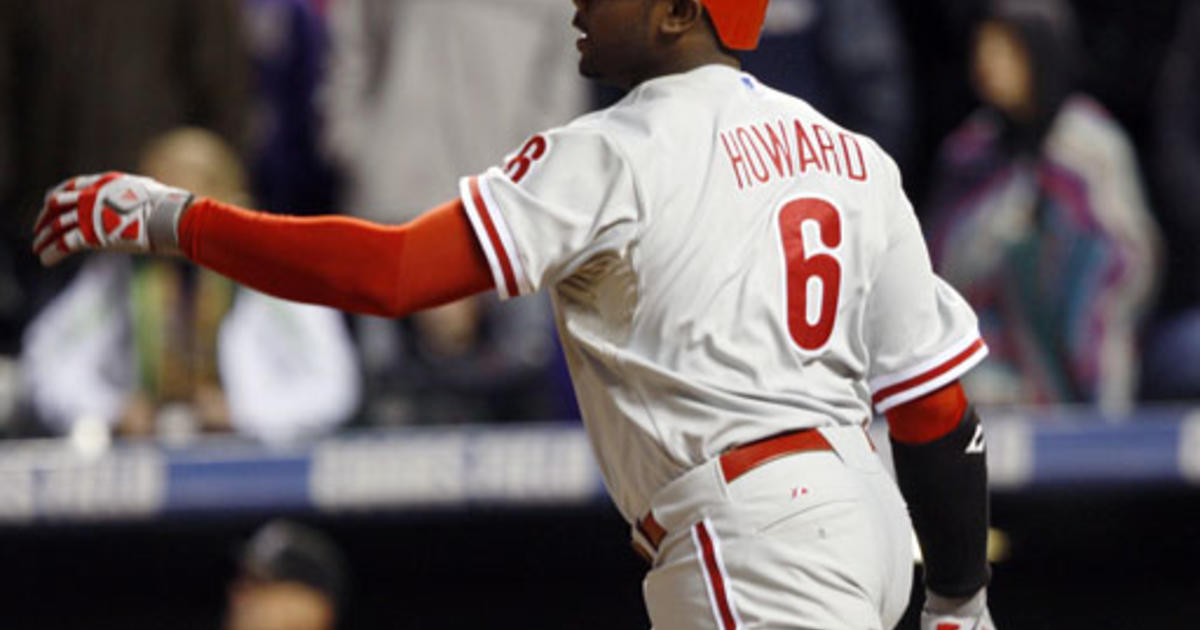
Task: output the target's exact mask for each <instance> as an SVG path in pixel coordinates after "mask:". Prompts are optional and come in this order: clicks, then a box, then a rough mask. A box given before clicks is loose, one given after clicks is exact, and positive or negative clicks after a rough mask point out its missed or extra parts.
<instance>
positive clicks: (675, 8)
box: [659, 0, 704, 37]
mask: <svg viewBox="0 0 1200 630" xmlns="http://www.w3.org/2000/svg"><path fill="white" fill-rule="evenodd" d="M664 2H665V4H666V5H667V11H666V15H665V16H663V20H662V22H660V25H659V28H660V29H661V32H662V34H663V35H667V36H671V37H679V36H680V35H683V34H684V33H687V32H688V31H690V30H692V29H693V28H696V26H697V25H700V24H701V23H702V22H703V21H704V20H703V18H704V7H703V6H702V5H701V4H700V0H664Z"/></svg>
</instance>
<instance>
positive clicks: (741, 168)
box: [720, 132, 750, 190]
mask: <svg viewBox="0 0 1200 630" xmlns="http://www.w3.org/2000/svg"><path fill="white" fill-rule="evenodd" d="M720 136H721V144H723V145H725V154H726V155H728V156H729V165H730V166H731V167H733V174H734V176H736V177H737V184H738V189H739V190H741V189H742V188H745V187H746V186H745V184H743V183H742V173H746V179H747V180H748V179H750V173H749V172H748V171H747V170H746V156H745V155H743V154H742V150H741V149H740V148H738V144H737V141H736V140H735V141H734V142H733V146H730V144H729V139H728V138H726V137H725V133H724V132H721V134H720Z"/></svg>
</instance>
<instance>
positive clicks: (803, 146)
mask: <svg viewBox="0 0 1200 630" xmlns="http://www.w3.org/2000/svg"><path fill="white" fill-rule="evenodd" d="M796 146H797V147H799V149H800V172H801V173H807V172H808V165H809V164H816V165H817V168H819V169H821V170H822V171H827V170H829V169H827V168H825V163H824V162H822V161H821V158H820V156H819V155H817V151H816V149H814V148H813V145H812V142H811V141H810V140H809V139H808V134H807V133H806V132H805V131H804V124H803V123H801V122H800V120H799V119H797V120H796Z"/></svg>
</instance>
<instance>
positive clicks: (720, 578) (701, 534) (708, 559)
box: [695, 521, 738, 630]
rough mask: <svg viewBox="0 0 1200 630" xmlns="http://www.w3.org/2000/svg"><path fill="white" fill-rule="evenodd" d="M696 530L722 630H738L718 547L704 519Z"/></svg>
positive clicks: (697, 525) (697, 524)
mask: <svg viewBox="0 0 1200 630" xmlns="http://www.w3.org/2000/svg"><path fill="white" fill-rule="evenodd" d="M695 530H696V539H697V540H699V541H700V548H701V551H702V554H703V556H704V569H705V571H704V572H705V573H707V574H708V584H709V586H710V587H711V588H712V594H713V598H714V600H715V601H716V604H717V612H718V613H720V617H721V618H720V622H721V628H722V630H736V629H737V628H738V623H737V620H736V619H735V618H734V616H733V607H732V606H730V604H729V598H728V597H726V592H727V591H726V590H725V588H726V584H725V575H724V574H723V573H721V565H720V564H719V563H718V562H717V552H716V548H715V546H714V545H713V541H712V537H711V536H710V535H709V533H708V527H707V525H706V524H705V522H704V521H700V522H699V523H696V527H695Z"/></svg>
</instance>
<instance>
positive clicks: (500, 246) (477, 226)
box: [458, 177, 533, 300]
mask: <svg viewBox="0 0 1200 630" xmlns="http://www.w3.org/2000/svg"><path fill="white" fill-rule="evenodd" d="M458 187H459V194H460V195H461V196H462V200H463V206H464V207H465V208H466V210H467V218H468V219H469V220H470V222H471V229H472V230H474V232H475V238H476V239H478V241H479V245H480V247H482V248H483V253H484V255H485V256H486V257H487V261H488V266H489V267H490V268H491V270H492V276H493V278H494V279H495V281H496V290H497V292H498V293H499V294H500V297H501V299H505V300H507V299H509V298H513V297H517V296H521V295H528V294H530V293H533V289H532V286H531V284H530V282H529V279H528V277H527V276H526V274H525V269H524V267H523V266H522V265H521V258H520V256H519V255H518V253H517V246H516V241H514V240H513V238H512V232H511V231H510V230H509V229H508V223H507V222H505V220H504V215H503V214H501V213H500V208H499V206H498V205H497V204H496V201H495V198H494V197H493V196H492V194H491V189H490V187H489V186H488V183H487V179H486V178H485V177H464V178H462V179H461V180H460V181H459V183H458Z"/></svg>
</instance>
